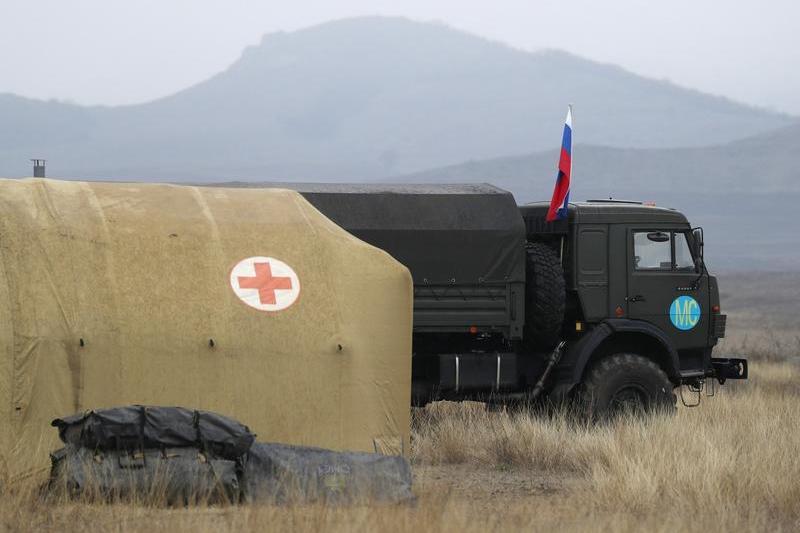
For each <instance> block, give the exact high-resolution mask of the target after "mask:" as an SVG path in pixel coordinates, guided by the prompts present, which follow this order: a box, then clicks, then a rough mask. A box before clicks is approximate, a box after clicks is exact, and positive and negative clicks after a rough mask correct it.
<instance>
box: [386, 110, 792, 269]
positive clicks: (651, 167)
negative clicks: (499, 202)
mask: <svg viewBox="0 0 800 533" xmlns="http://www.w3.org/2000/svg"><path fill="white" fill-rule="evenodd" d="M576 136H577V135H576ZM557 161H558V153H557V151H556V150H548V151H544V152H537V153H534V154H528V155H520V156H513V157H505V158H495V159H489V160H484V161H471V162H468V163H463V164H460V165H452V166H447V167H442V168H437V169H432V170H428V171H425V172H420V173H416V174H410V175H404V176H397V177H395V178H392V179H391V180H390V181H397V182H411V183H478V182H489V183H493V184H495V185H497V186H499V187H502V188H504V189H507V190H510V191H512V192H513V193H514V195H515V197H516V199H517V201H518V202H519V203H526V202H530V201H537V200H549V198H550V195H551V193H552V190H553V184H554V182H555V173H556V171H555V169H556V163H557ZM609 197H614V198H620V199H632V200H648V201H655V202H657V203H658V204H659V205H666V206H673V207H675V208H677V209H679V210H680V211H682V212H683V213H685V214H686V215H687V217H689V220H690V221H691V222H692V223H693V224H696V225H699V226H703V227H704V228H705V231H706V242H707V254H708V258H709V263H710V264H711V265H714V266H715V267H716V268H722V269H744V270H755V269H758V270H797V269H798V267H800V233H799V232H798V224H797V222H796V220H795V218H796V217H795V213H796V211H797V206H798V205H800V124H795V125H792V126H788V127H785V128H781V129H778V130H775V131H771V132H768V133H765V134H761V135H757V136H753V137H749V138H746V139H742V140H739V141H734V142H730V143H727V144H723V145H719V146H712V147H705V148H676V149H622V148H612V147H604V146H592V145H576V146H575V147H574V150H573V182H572V192H571V200H573V201H582V200H586V199H590V198H609Z"/></svg>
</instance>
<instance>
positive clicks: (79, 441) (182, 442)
mask: <svg viewBox="0 0 800 533" xmlns="http://www.w3.org/2000/svg"><path fill="white" fill-rule="evenodd" d="M51 425H52V426H53V427H57V428H58V436H59V437H60V438H61V440H62V441H63V442H64V444H72V445H73V446H83V447H85V448H89V449H92V450H94V449H102V450H110V449H126V450H129V449H140V448H156V449H160V448H176V447H182V446H195V447H197V448H200V449H204V450H208V451H210V452H213V453H214V455H217V456H220V457H224V458H225V459H232V460H235V459H237V458H239V457H241V456H243V455H244V454H246V453H247V450H249V449H250V446H252V444H253V442H254V441H255V435H253V433H251V432H250V429H249V428H248V427H247V426H244V425H242V424H240V423H239V422H237V421H236V420H233V419H231V418H228V417H226V416H222V415H218V414H216V413H211V412H208V411H199V410H192V409H184V408H183V407H158V406H144V405H130V406H126V407H115V408H112V409H98V410H94V411H87V412H86V413H81V414H76V415H72V416H67V417H64V418H56V419H55V420H53V422H52V423H51Z"/></svg>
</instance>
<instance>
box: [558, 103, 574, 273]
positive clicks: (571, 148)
mask: <svg viewBox="0 0 800 533" xmlns="http://www.w3.org/2000/svg"><path fill="white" fill-rule="evenodd" d="M567 108H568V113H569V120H570V123H572V122H573V121H574V120H575V119H574V118H573V116H572V104H567ZM570 130H572V132H571V133H570V136H571V137H572V136H574V134H575V128H574V127H572V124H570ZM570 144H571V146H570V158H569V175H570V183H572V181H573V180H572V158H573V157H575V143H574V142H571V143H570ZM570 192H571V191H570ZM564 209H566V210H567V220H569V202H567V204H566V205H565V206H564ZM564 239H565V237H564V235H562V236H561V250H560V252H559V254H558V259H559V262H560V263H561V266H562V267H563V266H564Z"/></svg>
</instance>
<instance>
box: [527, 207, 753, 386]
mask: <svg viewBox="0 0 800 533" xmlns="http://www.w3.org/2000/svg"><path fill="white" fill-rule="evenodd" d="M548 207H549V204H548V203H533V204H528V205H525V206H522V207H520V212H521V214H522V217H523V220H524V221H525V226H526V239H527V241H528V242H529V243H542V244H545V245H547V246H550V247H552V248H554V249H558V251H559V260H560V264H561V266H562V270H563V274H564V279H565V293H566V303H565V315H564V321H563V330H562V335H563V336H565V337H569V338H571V339H573V344H572V345H571V347H570V349H568V350H567V353H566V354H565V357H564V358H563V359H562V361H561V362H560V364H559V367H558V374H559V376H560V379H559V380H558V381H559V388H560V389H562V390H563V389H572V388H573V387H574V386H576V385H577V384H578V383H579V379H580V378H582V377H583V374H581V371H583V370H585V369H586V368H587V367H591V366H593V365H594V364H596V363H597V362H598V361H599V359H601V358H603V357H605V356H608V355H610V353H611V352H625V353H627V352H630V353H634V354H640V355H642V356H644V357H646V358H647V359H649V360H652V361H654V362H656V363H657V364H658V366H659V367H660V368H661V369H662V370H663V371H664V373H665V374H666V375H667V377H668V378H669V380H670V382H671V383H672V384H674V385H676V386H677V385H682V384H685V385H690V386H692V387H694V388H697V387H699V386H701V384H702V383H703V381H704V380H705V379H706V378H712V377H716V378H718V379H719V380H720V381H723V382H724V380H726V379H731V378H742V377H745V376H746V361H744V360H739V359H736V360H730V359H714V358H713V357H712V351H713V348H714V346H715V345H716V344H717V341H718V339H720V338H722V337H724V335H725V325H726V320H725V318H726V317H725V315H724V314H722V313H721V308H720V301H719V290H718V285H717V279H716V278H715V277H714V276H712V275H710V274H709V272H708V270H707V268H706V266H705V262H704V258H703V231H702V229H701V228H692V227H691V225H690V224H689V222H688V220H687V219H686V217H685V216H684V215H683V214H681V213H680V212H678V211H676V210H674V209H670V208H663V207H656V206H655V205H648V204H644V203H642V202H633V201H619V200H595V201H587V202H583V203H574V204H570V206H569V209H568V216H567V218H566V219H564V220H559V221H555V222H551V223H547V222H546V221H545V215H546V213H547V209H548ZM598 340H599V342H598Z"/></svg>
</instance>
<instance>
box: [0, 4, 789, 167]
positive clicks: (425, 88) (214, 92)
mask: <svg viewBox="0 0 800 533" xmlns="http://www.w3.org/2000/svg"><path fill="white" fill-rule="evenodd" d="M568 102H574V103H575V104H576V129H578V131H580V139H582V140H583V141H585V142H587V143H591V144H603V145H608V146H617V147H635V148H666V147H686V146H700V145H711V144H715V143H723V142H728V141H731V140H734V139H738V138H742V137H745V136H748V135H753V134H757V133H761V132H766V131H769V130H771V129H774V128H777V127H780V126H784V125H787V124H789V123H790V122H791V121H792V117H788V116H785V115H781V114H776V113H771V112H768V111H765V110H761V109H756V108H752V107H748V106H744V105H741V104H737V103H735V102H732V101H729V100H726V99H724V98H719V97H714V96H710V95H706V94H702V93H699V92H696V91H692V90H687V89H683V88H680V87H676V86H674V85H672V84H670V83H667V82H664V81H656V80H651V79H646V78H643V77H640V76H637V75H635V74H632V73H629V72H626V71H624V70H622V69H620V68H618V67H615V66H612V65H603V64H598V63H595V62H592V61H588V60H585V59H581V58H579V57H575V56H572V55H569V54H566V53H564V52H559V51H544V52H539V53H528V52H523V51H520V50H516V49H513V48H510V47H508V46H505V45H503V44H500V43H497V42H492V41H487V40H485V39H482V38H479V37H476V36H473V35H469V34H466V33H463V32H460V31H456V30H453V29H450V28H447V27H444V26H441V25H438V24H430V23H419V22H413V21H409V20H405V19H395V18H359V19H349V20H342V21H337V22H331V23H327V24H323V25H320V26H316V27H312V28H308V29H305V30H300V31H296V32H292V33H275V34H269V35H266V36H265V37H264V38H263V40H262V42H261V43H260V44H259V45H257V46H253V47H250V48H248V49H246V50H245V51H244V53H243V54H242V57H241V58H240V59H239V60H238V61H237V62H236V63H234V64H233V65H232V66H231V67H230V68H228V69H227V70H226V71H224V72H221V73H220V74H218V75H216V76H214V77H212V78H211V79H209V80H206V81H204V82H202V83H199V84H197V85H195V86H193V87H190V88H188V89H186V90H184V91H181V92H179V93H177V94H174V95H172V96H169V97H166V98H162V99H159V100H156V101H153V102H149V103H145V104H141V105H133V106H122V107H81V106H75V105H70V104H66V103H59V102H42V101H34V100H29V99H25V98H21V97H17V96H13V95H0V173H3V174H6V175H23V174H28V173H29V167H28V163H27V159H28V158H29V157H34V156H35V157H45V158H47V159H48V160H49V167H50V169H51V173H52V174H58V175H61V176H74V177H83V178H110V179H147V180H172V181H182V180H194V181H204V180H213V181H220V180H222V179H244V180H248V179H261V180H264V179H267V180H337V179H338V180H342V179H346V180H351V181H352V180H364V179H367V178H370V179H375V178H381V177H386V176H390V175H397V174H402V173H408V172H415V171H419V170H422V169H425V168H431V167H435V166H442V165H447V164H452V163H458V162H461V161H465V160H467V159H470V158H472V159H484V158H492V157H500V156H509V155H512V154H518V153H522V152H526V151H529V150H540V149H545V148H547V147H549V146H552V143H553V139H554V138H557V137H558V134H559V132H560V127H561V121H562V120H563V114H564V111H565V107H566V104H567V103H568Z"/></svg>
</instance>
